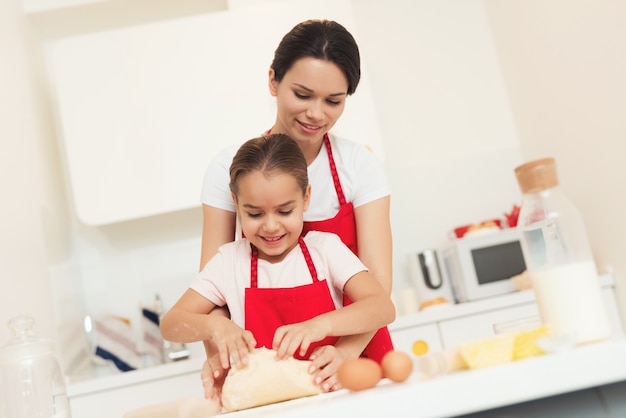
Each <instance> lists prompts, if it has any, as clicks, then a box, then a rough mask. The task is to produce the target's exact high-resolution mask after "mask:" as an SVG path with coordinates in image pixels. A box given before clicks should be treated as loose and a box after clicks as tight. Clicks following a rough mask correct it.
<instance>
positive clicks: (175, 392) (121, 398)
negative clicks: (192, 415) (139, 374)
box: [70, 370, 204, 418]
mask: <svg viewBox="0 0 626 418" xmlns="http://www.w3.org/2000/svg"><path fill="white" fill-rule="evenodd" d="M190 396H195V397H198V398H200V399H202V398H203V397H204V393H203V391H202V383H201V382H200V370H198V371H194V372H192V373H187V374H181V375H178V376H171V377H167V378H164V379H159V380H152V381H149V382H143V383H138V384H130V385H128V386H120V387H118V388H115V389H111V390H102V391H98V392H94V393H89V394H84V395H78V396H75V397H70V409H71V412H72V417H75V418H87V417H89V418H113V417H115V418H117V417H121V416H123V415H124V414H125V413H126V412H128V411H131V410H133V409H136V408H140V407H143V406H148V405H152V404H157V403H161V402H168V401H175V400H178V399H181V398H187V397H190Z"/></svg>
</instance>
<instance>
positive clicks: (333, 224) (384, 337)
mask: <svg viewBox="0 0 626 418" xmlns="http://www.w3.org/2000/svg"><path fill="white" fill-rule="evenodd" d="M324 145H325V146H326V152H327V154H328V163H329V164H330V172H331V175H332V176H333V183H334V184H335V191H336V192H337V198H338V199H339V212H337V214H336V215H335V217H334V218H330V219H325V220H322V221H311V222H305V223H304V229H303V230H302V235H306V233H307V232H309V231H322V232H333V233H335V234H337V235H338V236H339V238H341V240H342V241H343V243H344V244H346V245H347V246H348V247H349V248H350V249H351V250H352V252H353V253H354V254H356V255H357V256H358V255H359V253H358V249H357V236H356V221H355V219H354V208H353V207H352V202H346V197H345V195H344V194H343V189H342V188H341V182H340V181H339V175H338V174H337V166H336V165H335V159H334V158H333V151H332V147H331V145H330V140H329V139H328V135H324ZM350 303H352V301H350V299H349V298H348V297H347V296H345V295H344V298H343V304H344V305H349V304H350ZM391 350H393V343H392V342H391V335H389V330H388V329H387V327H384V328H381V329H379V330H378V331H377V332H376V334H375V335H374V337H373V338H372V340H371V341H370V342H369V344H368V345H367V347H365V350H364V351H363V353H362V354H361V356H362V357H368V358H371V359H373V360H376V361H377V362H378V363H380V362H381V361H382V358H383V356H384V355H385V353H387V352H388V351H391Z"/></svg>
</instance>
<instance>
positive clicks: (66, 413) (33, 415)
mask: <svg viewBox="0 0 626 418" xmlns="http://www.w3.org/2000/svg"><path fill="white" fill-rule="evenodd" d="M34 323H35V321H34V319H33V318H31V317H28V316H24V315H22V316H18V317H15V318H13V319H11V320H10V321H9V323H8V325H9V328H11V329H12V330H13V333H14V334H15V335H14V337H13V338H12V339H11V340H9V342H8V343H7V344H5V345H4V346H2V347H0V417H2V418H70V416H71V414H70V408H69V401H68V398H67V392H66V387H65V379H64V377H63V374H62V373H61V368H60V367H59V363H58V362H57V359H56V356H55V350H54V343H53V341H50V340H44V339H39V338H37V337H36V336H35V335H34V333H33V326H34Z"/></svg>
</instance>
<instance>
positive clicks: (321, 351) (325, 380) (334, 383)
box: [309, 345, 346, 392]
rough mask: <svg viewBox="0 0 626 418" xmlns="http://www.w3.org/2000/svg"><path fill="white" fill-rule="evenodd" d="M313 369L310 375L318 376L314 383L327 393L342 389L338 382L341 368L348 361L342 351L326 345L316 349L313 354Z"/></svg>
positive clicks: (311, 358)
mask: <svg viewBox="0 0 626 418" xmlns="http://www.w3.org/2000/svg"><path fill="white" fill-rule="evenodd" d="M310 360H312V362H311V367H310V368H309V373H311V374H315V373H317V375H316V376H315V378H314V382H315V383H316V384H318V385H320V387H321V388H322V390H324V391H326V392H332V391H335V390H339V389H341V387H342V386H341V384H340V383H339V381H338V380H337V371H338V370H339V366H341V364H342V363H343V362H344V361H345V360H346V358H345V357H344V355H343V353H342V352H341V350H338V349H337V347H335V346H333V345H325V346H322V347H318V348H316V349H315V350H314V351H313V353H312V354H311V357H310Z"/></svg>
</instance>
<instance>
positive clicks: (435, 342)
mask: <svg viewBox="0 0 626 418" xmlns="http://www.w3.org/2000/svg"><path fill="white" fill-rule="evenodd" d="M391 339H392V341H393V345H394V348H395V349H396V350H399V351H404V352H406V353H408V354H412V355H415V353H414V351H413V345H414V344H415V343H416V342H417V344H418V345H420V346H421V347H424V348H426V349H427V352H437V351H440V350H441V336H440V335H439V327H438V326H437V324H428V325H420V326H415V327H407V328H402V329H396V330H393V331H391ZM422 354H425V353H422Z"/></svg>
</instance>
